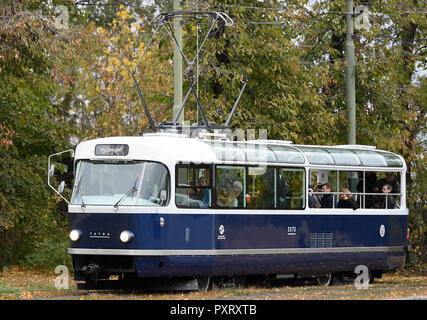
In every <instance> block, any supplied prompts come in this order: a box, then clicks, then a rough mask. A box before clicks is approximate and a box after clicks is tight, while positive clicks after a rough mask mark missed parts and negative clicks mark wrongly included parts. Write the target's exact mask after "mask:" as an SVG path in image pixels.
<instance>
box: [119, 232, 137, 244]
mask: <svg viewBox="0 0 427 320" xmlns="http://www.w3.org/2000/svg"><path fill="white" fill-rule="evenodd" d="M133 238H134V235H133V233H132V232H131V231H128V230H125V231H122V233H120V241H121V242H123V243H129V242H131V241H132V240H133Z"/></svg>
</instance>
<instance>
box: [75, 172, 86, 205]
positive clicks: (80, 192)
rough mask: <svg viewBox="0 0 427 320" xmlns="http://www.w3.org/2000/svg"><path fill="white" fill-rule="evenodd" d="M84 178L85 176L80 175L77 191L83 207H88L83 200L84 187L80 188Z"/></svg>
mask: <svg viewBox="0 0 427 320" xmlns="http://www.w3.org/2000/svg"><path fill="white" fill-rule="evenodd" d="M82 178H83V176H82V177H80V180H79V182H78V183H77V186H76V192H77V196H78V197H79V199H80V201H81V202H82V205H81V208H86V204H85V203H84V201H83V195H82V189H80V184H81V182H82Z"/></svg>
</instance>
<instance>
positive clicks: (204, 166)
mask: <svg viewBox="0 0 427 320" xmlns="http://www.w3.org/2000/svg"><path fill="white" fill-rule="evenodd" d="M213 167H214V166H213V164H212V163H207V164H204V163H192V162H190V163H188V162H185V163H184V162H177V163H176V164H175V189H174V195H175V206H176V207H177V208H180V209H213V208H214V206H213V199H214V188H213V181H214V178H213V176H214V175H213V174H212V172H213V170H214V169H213ZM180 168H188V169H193V170H195V169H209V170H210V177H209V186H207V187H200V186H197V185H196V184H195V178H194V177H195V175H194V173H193V183H194V186H182V185H179V178H178V174H179V173H178V172H179V169H180ZM196 188H200V189H209V190H211V199H210V200H211V205H210V206H207V207H199V208H197V207H191V206H182V205H178V203H177V201H176V195H177V194H178V193H177V189H196Z"/></svg>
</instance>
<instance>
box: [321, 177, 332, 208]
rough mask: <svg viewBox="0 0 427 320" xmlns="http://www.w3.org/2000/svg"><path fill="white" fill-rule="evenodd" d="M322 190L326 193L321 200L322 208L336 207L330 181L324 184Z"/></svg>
mask: <svg viewBox="0 0 427 320" xmlns="http://www.w3.org/2000/svg"><path fill="white" fill-rule="evenodd" d="M322 192H324V193H325V194H324V195H323V196H322V199H321V200H320V206H321V207H322V208H334V207H335V206H334V195H333V194H332V193H330V192H331V186H330V185H329V183H325V184H324V185H322Z"/></svg>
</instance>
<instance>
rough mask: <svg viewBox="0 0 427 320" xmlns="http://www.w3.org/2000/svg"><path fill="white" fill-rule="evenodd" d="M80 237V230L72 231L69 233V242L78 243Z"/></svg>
mask: <svg viewBox="0 0 427 320" xmlns="http://www.w3.org/2000/svg"><path fill="white" fill-rule="evenodd" d="M81 236H82V232H81V231H80V230H77V229H73V230H71V232H70V240H71V241H74V242H76V241H79V240H80V238H81Z"/></svg>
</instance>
